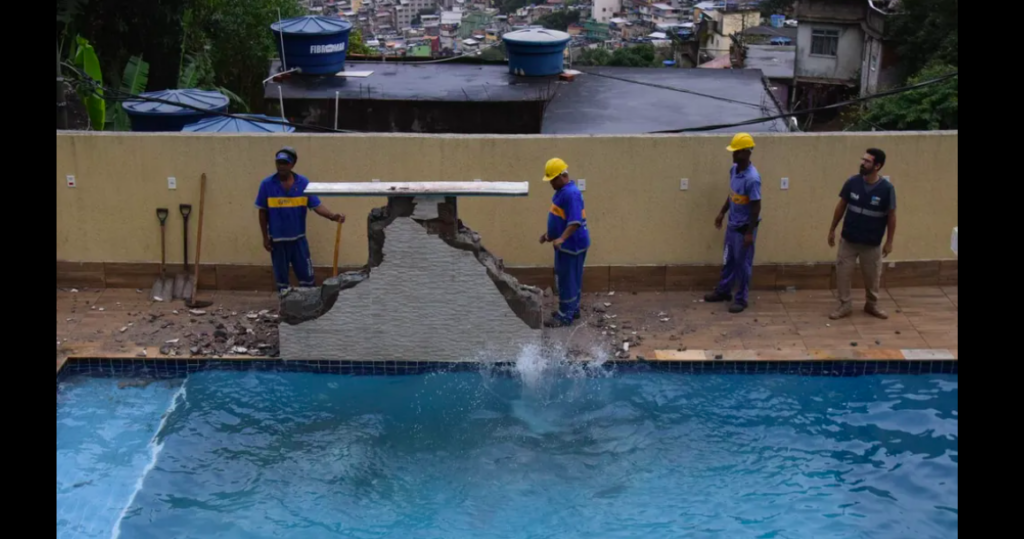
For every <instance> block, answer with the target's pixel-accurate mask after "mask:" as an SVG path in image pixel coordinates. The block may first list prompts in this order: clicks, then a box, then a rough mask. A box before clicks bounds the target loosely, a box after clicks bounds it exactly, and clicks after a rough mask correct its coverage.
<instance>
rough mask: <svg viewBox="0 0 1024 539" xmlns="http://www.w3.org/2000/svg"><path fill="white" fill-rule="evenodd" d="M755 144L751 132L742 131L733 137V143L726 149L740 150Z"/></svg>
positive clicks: (747, 148) (731, 150)
mask: <svg viewBox="0 0 1024 539" xmlns="http://www.w3.org/2000/svg"><path fill="white" fill-rule="evenodd" d="M754 146H755V144H754V137H752V136H750V133H740V134H738V135H736V136H735V137H733V138H732V144H730V145H729V147H728V148H726V149H727V150H729V151H730V152H738V151H740V150H750V149H752V148H753V147H754Z"/></svg>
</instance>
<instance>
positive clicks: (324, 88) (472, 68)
mask: <svg viewBox="0 0 1024 539" xmlns="http://www.w3.org/2000/svg"><path fill="white" fill-rule="evenodd" d="M271 69H272V70H273V72H277V62H274V65H273V66H272V67H271ZM347 71H348V72H358V71H372V72H373V74H372V75H370V76H369V77H358V78H357V77H302V76H298V77H292V78H290V79H287V80H285V81H283V82H282V83H274V82H272V83H269V84H267V86H266V90H265V93H264V95H265V97H266V99H277V97H278V94H277V88H278V87H281V89H282V91H283V93H284V98H285V99H334V96H335V92H340V94H339V95H340V97H341V98H342V99H379V100H391V101H495V102H501V101H536V100H543V99H544V96H545V95H547V94H548V93H549V89H548V86H549V85H550V81H549V80H548V79H541V80H537V79H521V78H519V77H516V76H514V75H510V74H509V73H508V67H507V66H504V65H470V64H458V63H451V62H449V63H443V64H426V65H416V64H413V63H397V62H394V63H387V62H384V63H381V62H349V63H348V64H347Z"/></svg>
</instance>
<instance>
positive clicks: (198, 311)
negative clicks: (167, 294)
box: [188, 309, 206, 316]
mask: <svg viewBox="0 0 1024 539" xmlns="http://www.w3.org/2000/svg"><path fill="white" fill-rule="evenodd" d="M188 314H191V315H192V316H205V315H206V311H204V310H202V309H189V311H188Z"/></svg>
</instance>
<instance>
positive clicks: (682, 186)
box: [679, 178, 690, 191]
mask: <svg viewBox="0 0 1024 539" xmlns="http://www.w3.org/2000/svg"><path fill="white" fill-rule="evenodd" d="M679 190H680V191H689V190H690V179H689V178H683V179H681V180H679Z"/></svg>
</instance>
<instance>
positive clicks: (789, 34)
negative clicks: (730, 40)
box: [743, 26, 799, 43]
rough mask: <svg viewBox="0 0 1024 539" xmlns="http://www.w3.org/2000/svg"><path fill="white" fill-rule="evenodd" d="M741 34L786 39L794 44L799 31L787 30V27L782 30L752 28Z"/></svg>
mask: <svg viewBox="0 0 1024 539" xmlns="http://www.w3.org/2000/svg"><path fill="white" fill-rule="evenodd" d="M743 33H744V34H746V35H748V36H771V37H786V38H789V39H792V40H793V42H794V43H796V38H797V34H798V33H799V29H797V28H789V27H788V26H787V27H783V28H775V27H772V26H754V27H752V28H747V29H746V30H744V31H743Z"/></svg>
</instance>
